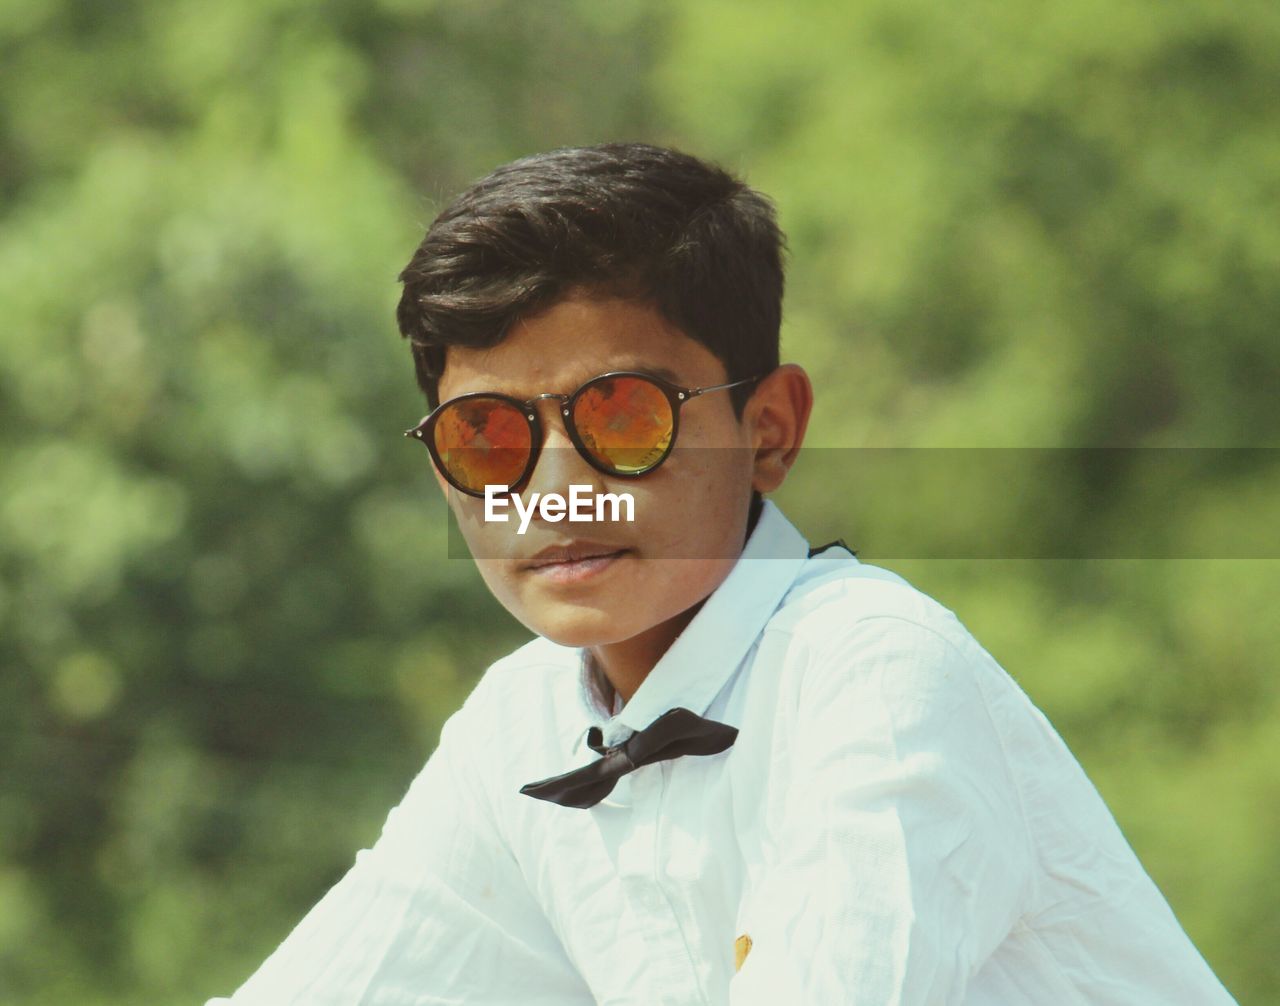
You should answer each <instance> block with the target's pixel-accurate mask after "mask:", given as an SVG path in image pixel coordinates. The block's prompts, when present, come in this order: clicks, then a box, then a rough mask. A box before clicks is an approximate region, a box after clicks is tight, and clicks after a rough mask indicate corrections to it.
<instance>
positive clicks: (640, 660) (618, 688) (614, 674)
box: [587, 495, 764, 708]
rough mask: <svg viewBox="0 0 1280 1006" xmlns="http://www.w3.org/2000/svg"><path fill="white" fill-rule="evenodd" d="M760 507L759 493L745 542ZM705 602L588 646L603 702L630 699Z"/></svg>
mask: <svg viewBox="0 0 1280 1006" xmlns="http://www.w3.org/2000/svg"><path fill="white" fill-rule="evenodd" d="M763 509H764V501H763V499H762V498H761V497H760V496H758V495H757V496H755V497H754V498H753V499H752V501H751V508H750V510H749V512H748V515H747V530H746V534H744V535H743V545H744V546H745V545H746V542H747V539H749V538H750V537H751V532H752V531H754V530H755V527H756V523H757V522H758V521H759V519H760V513H761V511H762V510H763ZM705 603H706V598H703V599H702V600H701V601H699V602H698V603H697V604H695V605H694V606H693V607H692V608H689V609H688V610H687V611H683V612H681V613H680V614H679V615H677V616H676V617H675V618H672V619H669V620H667V621H665V622H663V623H662V624H661V625H655V626H654V627H653V628H651V629H648V630H646V631H645V632H642V633H640V634H639V635H638V636H632V637H631V638H630V639H624V640H621V641H620V642H617V643H603V644H601V645H599V646H592V647H589V648H588V651H587V652H588V653H590V655H591V660H592V663H593V664H594V668H593V670H592V674H593V675H594V676H595V677H596V682H597V684H598V685H600V686H601V691H602V692H603V693H604V699H605V705H606V706H608V707H609V708H612V703H613V696H614V695H615V694H617V695H620V696H621V697H622V701H623V703H624V704H625V703H627V702H630V701H631V696H633V695H634V694H635V693H636V691H637V690H638V689H639V687H640V686H641V685H642V684H644V679H645V678H647V677H648V676H649V672H650V671H652V670H653V669H654V667H656V666H657V663H658V661H659V660H661V659H662V655H663V654H664V653H666V652H667V650H668V649H670V648H671V644H672V643H674V642H675V641H676V637H677V636H679V635H680V633H682V632H683V631H684V630H685V627H686V626H687V625H688V624H689V623H690V622H692V621H693V616H694V615H696V614H697V613H698V611H699V609H701V607H702V605H703V604H705ZM597 669H598V670H597Z"/></svg>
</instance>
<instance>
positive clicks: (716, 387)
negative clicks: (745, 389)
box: [686, 377, 763, 398]
mask: <svg viewBox="0 0 1280 1006" xmlns="http://www.w3.org/2000/svg"><path fill="white" fill-rule="evenodd" d="M760 380H763V378H762V377H744V378H743V379H742V380H741V381H730V382H729V383H728V384H712V385H710V386H708V387H705V388H689V389H688V390H687V392H686V394H688V396H689V397H690V398H697V397H698V396H699V395H702V394H705V393H706V392H708V391H723V390H724V389H725V388H736V387H738V386H739V385H740V384H751V383H753V382H755V381H760Z"/></svg>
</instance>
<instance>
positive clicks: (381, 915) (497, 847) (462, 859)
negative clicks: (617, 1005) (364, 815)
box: [206, 683, 593, 1006]
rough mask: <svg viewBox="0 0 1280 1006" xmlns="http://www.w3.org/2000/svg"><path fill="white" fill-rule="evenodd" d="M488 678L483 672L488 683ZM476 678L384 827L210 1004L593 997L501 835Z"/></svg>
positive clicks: (406, 1004) (497, 1004) (494, 1002)
mask: <svg viewBox="0 0 1280 1006" xmlns="http://www.w3.org/2000/svg"><path fill="white" fill-rule="evenodd" d="M482 686H483V683H482ZM482 686H478V687H477V689H476V691H473V692H472V694H471V696H470V697H469V698H468V699H467V702H466V703H465V704H464V705H463V707H462V708H461V709H460V710H458V711H457V712H455V713H454V714H453V715H452V716H451V717H450V718H449V719H448V720H447V721H446V722H445V725H444V727H443V729H442V731H441V737H440V744H439V745H438V747H437V748H436V750H435V752H434V753H433V754H432V755H431V757H430V758H429V759H428V761H427V763H426V766H425V767H424V768H423V770H422V771H421V772H420V773H419V775H418V776H417V777H416V778H415V779H414V781H413V783H412V784H411V786H410V787H409V791H408V793H407V795H406V796H405V798H404V800H403V801H402V802H401V803H400V805H399V806H397V807H396V808H395V809H393V810H392V811H391V813H390V814H389V816H388V817H387V820H386V823H385V824H384V826H383V829H382V833H381V836H380V837H379V838H378V840H377V842H376V843H375V844H374V845H373V846H372V847H371V848H369V849H365V850H362V851H360V852H359V853H357V855H356V858H355V865H354V866H353V867H352V868H351V869H350V870H349V871H348V873H347V874H346V875H345V876H344V877H343V878H342V880H340V881H339V882H338V883H337V884H336V885H335V886H334V887H333V888H332V889H330V890H329V892H328V893H327V894H326V895H325V896H324V897H323V898H322V899H321V900H320V902H319V903H318V904H316V905H315V907H314V908H312V910H311V911H310V912H309V913H308V914H307V915H306V917H305V918H304V919H303V920H302V921H301V922H300V923H299V924H298V926H297V927H296V928H295V929H294V930H293V932H292V933H290V934H289V936H288V937H287V938H286V939H285V941H284V942H283V943H282V944H281V945H280V946H279V947H278V948H277V949H276V951H275V952H274V953H272V954H271V956H270V957H269V958H267V960H266V961H265V962H264V963H263V964H262V965H261V967H260V968H259V969H258V970H257V971H256V972H255V973H254V974H253V975H252V976H251V977H250V978H249V979H248V980H247V981H246V982H245V983H244V984H243V985H242V986H241V987H240V988H239V989H238V990H237V991H236V992H235V994H234V995H233V996H232V997H231V998H229V999H227V998H215V999H211V1000H209V1001H208V1002H207V1003H206V1006H304V1004H305V1006H428V1004H430V1006H437V1004H446V1003H448V1004H453V1003H467V1004H469V1006H470V1004H491V1006H510V1004H512V1003H516V1002H519V1003H535V1004H546V1006H551V1004H556V1006H560V1004H563V1003H591V1002H593V1000H592V999H591V997H590V995H589V994H588V993H587V992H586V986H585V984H584V983H583V980H582V978H581V976H580V975H579V974H578V973H577V972H576V971H575V970H574V968H573V967H572V965H571V964H570V962H569V961H568V959H567V957H566V956H565V954H564V951H563V948H562V946H561V944H560V941H559V939H558V938H557V937H556V935H555V934H554V932H553V931H552V929H551V928H550V925H549V923H548V922H547V920H546V916H545V914H544V913H543V911H542V909H541V908H540V906H539V905H538V904H537V902H536V901H535V900H534V898H533V896H532V895H531V894H530V892H529V889H528V885H527V884H526V883H525V880H524V878H523V875H522V873H521V871H520V869H519V866H518V864H517V863H516V861H515V859H514V857H513V856H512V854H511V852H510V851H509V847H508V845H507V843H506V842H504V840H503V837H502V835H501V834H500V830H499V828H498V827H497V825H496V819H495V817H494V815H493V813H492V808H491V806H490V805H489V804H488V801H487V799H486V796H485V793H484V791H483V786H482V780H481V778H480V776H481V771H480V763H479V762H477V760H476V759H478V758H482V757H484V756H485V753H486V752H491V751H500V750H501V747H500V746H498V745H494V744H491V743H489V742H488V738H487V736H486V734H487V732H488V731H490V730H491V729H492V727H491V725H490V724H489V723H488V722H487V719H486V717H485V716H484V712H483V707H482V705H481V703H480V701H479V699H478V698H477V695H478V693H479V692H480V689H481V687H482Z"/></svg>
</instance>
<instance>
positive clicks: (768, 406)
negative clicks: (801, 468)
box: [742, 363, 813, 493]
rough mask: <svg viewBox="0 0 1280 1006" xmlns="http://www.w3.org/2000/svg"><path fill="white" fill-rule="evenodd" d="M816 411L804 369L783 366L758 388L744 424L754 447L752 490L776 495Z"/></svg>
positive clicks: (787, 365)
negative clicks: (811, 416)
mask: <svg viewBox="0 0 1280 1006" xmlns="http://www.w3.org/2000/svg"><path fill="white" fill-rule="evenodd" d="M812 411H813V385H812V384H810V382H809V375H808V374H807V373H805V370H804V368H803V367H801V366H800V365H799V364H796V363H784V364H783V365H782V366H780V367H778V369H777V370H775V371H774V372H773V373H771V374H770V375H769V376H768V377H766V378H764V379H763V380H762V381H761V382H760V383H759V384H757V385H756V390H755V393H754V394H753V395H752V396H751V398H750V400H749V401H748V402H747V406H746V409H745V411H744V412H743V417H742V418H743V421H744V422H745V423H746V424H747V427H748V430H749V433H748V436H749V437H750V441H751V446H752V448H753V450H754V455H753V458H752V480H751V486H752V488H753V489H756V490H758V491H759V492H762V493H768V492H773V491H774V490H775V489H777V488H778V487H779V486H780V485H782V483H783V480H785V479H786V477H787V472H788V471H789V470H790V469H791V466H792V465H793V464H795V460H796V457H797V456H798V455H799V453H800V445H801V444H802V443H803V442H804V434H805V430H806V429H807V428H808V426H809V413H810V412H812Z"/></svg>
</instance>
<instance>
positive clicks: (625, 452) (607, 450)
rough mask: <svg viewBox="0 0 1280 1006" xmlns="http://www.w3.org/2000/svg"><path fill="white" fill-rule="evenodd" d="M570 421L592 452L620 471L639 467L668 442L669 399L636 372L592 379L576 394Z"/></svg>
mask: <svg viewBox="0 0 1280 1006" xmlns="http://www.w3.org/2000/svg"><path fill="white" fill-rule="evenodd" d="M573 422H574V425H575V426H577V428H578V435H579V436H580V437H581V438H582V442H583V443H584V444H585V445H586V447H587V450H588V451H590V453H591V455H592V456H593V457H594V458H596V460H598V461H600V462H601V463H602V464H604V465H606V466H608V467H609V468H612V469H613V470H614V471H616V472H619V473H623V474H626V473H633V472H641V471H644V470H645V469H646V468H649V467H651V466H652V465H654V464H656V463H657V462H658V461H659V460H661V458H662V456H663V455H664V454H665V453H666V451H667V447H668V445H670V443H671V432H672V426H673V422H674V417H673V416H672V414H671V403H670V402H669V401H667V396H666V394H665V393H664V392H663V391H662V389H661V388H659V387H658V386H657V385H655V384H652V383H650V382H649V381H646V380H644V379H643V378H639V377H610V378H606V379H605V380H603V381H597V382H595V383H594V384H592V385H591V386H590V387H589V388H587V389H586V390H585V391H584V392H583V393H582V394H581V395H579V396H578V399H577V401H576V402H575V403H574V411H573Z"/></svg>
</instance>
